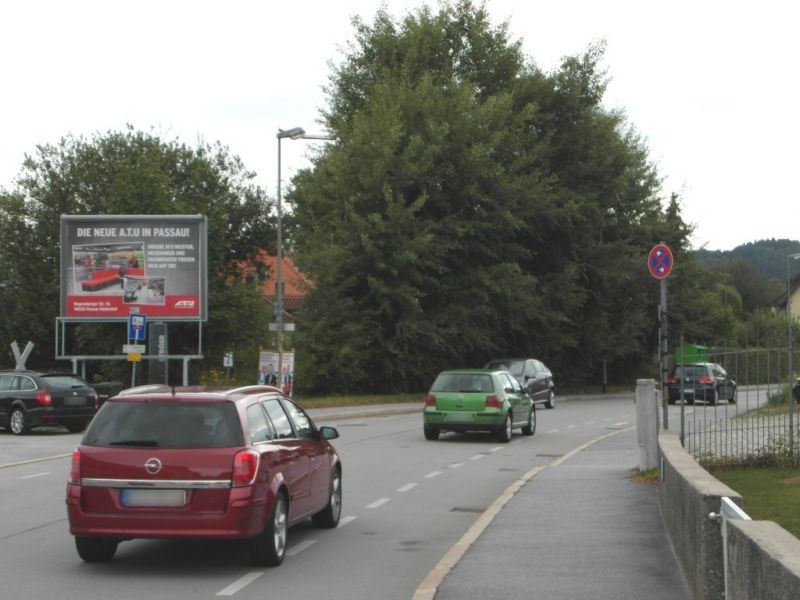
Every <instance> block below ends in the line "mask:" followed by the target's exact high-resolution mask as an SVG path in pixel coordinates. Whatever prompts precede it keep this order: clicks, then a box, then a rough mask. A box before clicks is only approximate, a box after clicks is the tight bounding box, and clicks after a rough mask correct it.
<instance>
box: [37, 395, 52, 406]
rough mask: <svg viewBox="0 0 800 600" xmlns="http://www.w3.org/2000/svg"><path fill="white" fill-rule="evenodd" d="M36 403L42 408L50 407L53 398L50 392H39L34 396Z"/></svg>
mask: <svg viewBox="0 0 800 600" xmlns="http://www.w3.org/2000/svg"><path fill="white" fill-rule="evenodd" d="M36 401H37V402H38V403H39V404H41V405H42V406H50V405H52V404H53V397H52V396H51V395H50V392H39V393H38V394H36Z"/></svg>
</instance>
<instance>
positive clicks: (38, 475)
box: [20, 472, 50, 479]
mask: <svg viewBox="0 0 800 600" xmlns="http://www.w3.org/2000/svg"><path fill="white" fill-rule="evenodd" d="M45 475H50V473H49V472H47V473H34V474H33V475H25V476H23V477H20V479H33V478H35V477H44V476H45Z"/></svg>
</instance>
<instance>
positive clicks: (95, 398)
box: [89, 390, 100, 410]
mask: <svg viewBox="0 0 800 600" xmlns="http://www.w3.org/2000/svg"><path fill="white" fill-rule="evenodd" d="M89 398H91V399H92V404H93V405H94V408H95V410H97V409H98V408H99V407H100V398H98V396H97V392H95V391H94V390H92V391H91V392H90V393H89Z"/></svg>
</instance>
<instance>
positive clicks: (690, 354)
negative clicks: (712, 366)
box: [675, 344, 708, 365]
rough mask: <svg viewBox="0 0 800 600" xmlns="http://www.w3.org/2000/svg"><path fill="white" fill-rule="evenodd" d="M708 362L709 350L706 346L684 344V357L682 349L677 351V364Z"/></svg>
mask: <svg viewBox="0 0 800 600" xmlns="http://www.w3.org/2000/svg"><path fill="white" fill-rule="evenodd" d="M703 362H708V348H707V347H706V346H699V345H697V344H684V345H683V357H681V349H680V348H677V349H676V350H675V364H676V365H680V364H681V363H683V364H685V365H689V364H692V363H703Z"/></svg>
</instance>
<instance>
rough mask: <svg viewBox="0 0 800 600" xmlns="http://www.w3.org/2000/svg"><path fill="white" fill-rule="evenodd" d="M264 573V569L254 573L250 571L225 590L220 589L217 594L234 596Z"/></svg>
mask: <svg viewBox="0 0 800 600" xmlns="http://www.w3.org/2000/svg"><path fill="white" fill-rule="evenodd" d="M263 574H264V572H263V571H253V572H252V573H248V574H247V575H245V576H244V577H242V578H240V579H237V580H236V581H234V582H233V583H232V584H230V585H229V586H228V587H226V588H225V589H224V590H220V591H218V592H217V596H233V595H234V594H235V593H236V592H238V591H239V590H241V589H242V588H243V587H245V586H248V585H250V584H251V583H253V582H254V581H255V580H256V579H258V578H259V577H261V576H262V575H263Z"/></svg>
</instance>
